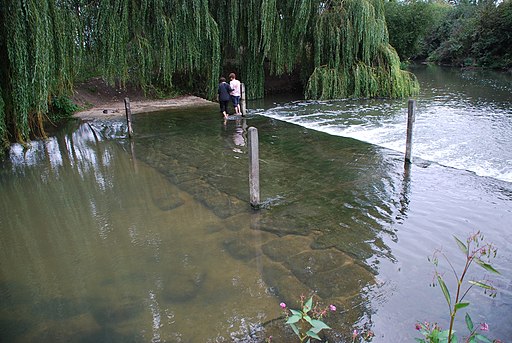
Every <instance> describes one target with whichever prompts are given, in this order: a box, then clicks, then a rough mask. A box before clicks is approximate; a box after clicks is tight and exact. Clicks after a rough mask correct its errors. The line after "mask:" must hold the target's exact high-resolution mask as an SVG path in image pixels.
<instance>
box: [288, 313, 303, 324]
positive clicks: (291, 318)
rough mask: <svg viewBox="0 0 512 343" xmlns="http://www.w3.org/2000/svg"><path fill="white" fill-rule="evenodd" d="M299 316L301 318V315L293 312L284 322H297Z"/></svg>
mask: <svg viewBox="0 0 512 343" xmlns="http://www.w3.org/2000/svg"><path fill="white" fill-rule="evenodd" d="M301 318H302V316H298V315H296V314H294V315H293V316H291V317H290V318H288V320H287V321H286V324H293V323H297V322H298V321H299V320H301Z"/></svg>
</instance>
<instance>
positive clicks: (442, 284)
mask: <svg viewBox="0 0 512 343" xmlns="http://www.w3.org/2000/svg"><path fill="white" fill-rule="evenodd" d="M437 281H438V282H439V286H440V287H441V290H442V291H443V294H444V298H445V299H446V302H447V303H448V306H450V308H451V306H452V301H451V299H450V291H448V287H446V284H445V283H444V281H443V278H442V277H441V276H440V275H438V276H437Z"/></svg>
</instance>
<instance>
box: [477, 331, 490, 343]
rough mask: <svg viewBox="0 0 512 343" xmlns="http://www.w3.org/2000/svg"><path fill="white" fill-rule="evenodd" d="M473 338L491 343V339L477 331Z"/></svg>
mask: <svg viewBox="0 0 512 343" xmlns="http://www.w3.org/2000/svg"><path fill="white" fill-rule="evenodd" d="M475 338H476V339H478V340H479V341H480V342H484V343H492V341H491V340H490V339H489V338H487V337H485V336H484V335H480V334H478V333H477V334H476V335H475Z"/></svg>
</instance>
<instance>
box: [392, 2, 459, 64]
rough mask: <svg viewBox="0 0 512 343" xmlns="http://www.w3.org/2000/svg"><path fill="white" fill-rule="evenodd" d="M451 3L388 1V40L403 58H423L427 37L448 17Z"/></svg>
mask: <svg viewBox="0 0 512 343" xmlns="http://www.w3.org/2000/svg"><path fill="white" fill-rule="evenodd" d="M450 9H451V6H449V5H448V4H445V3H442V2H426V1H409V2H396V1H388V2H386V3H385V11H386V23H387V27H388V32H389V42H390V44H391V45H392V46H393V47H394V48H395V49H396V51H397V52H398V55H399V56H400V58H401V59H402V60H409V59H415V58H417V57H422V54H424V50H425V49H428V48H426V47H425V46H424V45H425V40H426V37H427V35H428V34H430V32H431V31H432V30H434V29H435V28H436V27H437V26H439V25H440V23H441V22H442V21H443V20H444V18H445V17H446V14H447V13H448V11H450Z"/></svg>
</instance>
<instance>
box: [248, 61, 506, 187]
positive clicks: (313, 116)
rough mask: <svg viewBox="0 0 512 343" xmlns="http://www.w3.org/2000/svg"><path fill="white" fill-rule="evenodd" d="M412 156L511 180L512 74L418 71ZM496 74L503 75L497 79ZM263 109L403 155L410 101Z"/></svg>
mask: <svg viewBox="0 0 512 343" xmlns="http://www.w3.org/2000/svg"><path fill="white" fill-rule="evenodd" d="M414 72H415V73H416V75H417V76H418V79H419V81H420V86H421V88H422V91H421V93H420V94H419V96H417V97H416V100H417V106H416V121H415V123H414V131H413V147H412V154H413V161H414V158H421V159H424V160H429V161H433V162H436V163H439V164H441V165H445V166H448V167H453V168H457V169H463V170H468V171H472V172H474V173H476V174H477V175H480V176H486V177H492V178H496V179H500V180H503V181H507V182H512V76H510V75H505V74H495V73H490V72H461V71H459V70H456V69H448V70H447V69H440V68H438V69H432V68H427V69H417V70H415V71H414ZM496 75H498V76H499V77H496ZM256 112H257V113H258V114H261V115H264V116H267V117H271V118H275V119H279V120H283V121H286V122H290V123H294V124H297V125H300V126H303V127H306V128H309V129H313V130H318V131H323V132H326V133H329V134H331V135H336V136H343V137H350V138H354V139H357V140H361V141H365V142H368V143H371V144H375V145H379V146H382V147H385V148H388V149H392V150H396V151H399V152H405V134H406V128H407V100H335V101H295V102H289V103H285V104H276V106H275V107H273V108H270V109H267V110H257V111H256Z"/></svg>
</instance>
